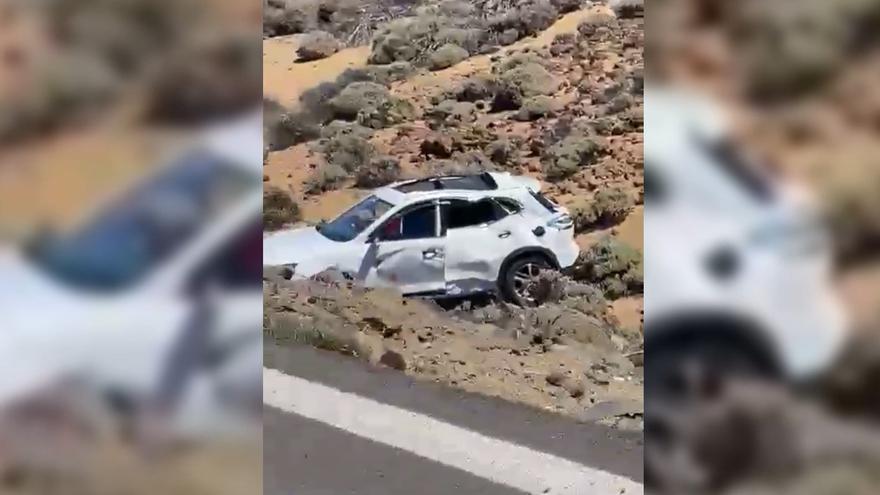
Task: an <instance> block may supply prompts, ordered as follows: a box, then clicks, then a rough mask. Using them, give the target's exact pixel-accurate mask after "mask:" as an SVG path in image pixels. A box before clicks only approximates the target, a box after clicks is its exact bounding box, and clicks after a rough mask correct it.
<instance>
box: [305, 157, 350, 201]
mask: <svg viewBox="0 0 880 495" xmlns="http://www.w3.org/2000/svg"><path fill="white" fill-rule="evenodd" d="M348 178H349V173H348V172H347V171H346V170H345V169H344V168H342V167H341V166H339V165H336V164H333V163H328V164H326V165H324V166H323V167H320V168H318V169H316V170H315V171H314V172H312V175H311V177H309V179H308V180H307V181H306V184H305V187H304V192H305V193H306V194H320V193H322V192H326V191H331V190H333V189H337V188H338V187H339V186H340V185H342V183H343V182H345V180H346V179H348Z"/></svg>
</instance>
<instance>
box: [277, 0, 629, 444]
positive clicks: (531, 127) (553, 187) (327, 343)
mask: <svg viewBox="0 0 880 495" xmlns="http://www.w3.org/2000/svg"><path fill="white" fill-rule="evenodd" d="M603 16H604V17H612V18H613V13H612V12H611V11H610V10H609V9H608V8H607V7H604V6H602V5H599V6H595V7H591V8H584V9H581V10H578V11H575V12H572V13H569V14H567V15H564V16H562V17H561V18H560V19H559V20H558V21H557V22H556V23H555V24H553V25H552V26H551V27H550V28H549V29H547V30H546V31H544V32H542V33H540V34H539V35H538V36H535V37H531V38H524V39H522V40H520V41H518V42H516V43H514V44H512V45H510V46H507V47H504V48H502V49H501V50H500V51H498V52H496V53H492V54H488V55H477V56H472V57H470V58H468V59H466V60H464V61H462V62H460V63H458V64H456V65H453V66H452V67H449V68H447V69H443V70H437V71H430V72H429V71H426V70H420V71H417V72H416V73H415V74H414V75H412V76H410V77H409V78H407V79H405V80H402V81H399V82H395V83H392V84H391V85H390V92H391V94H392V95H394V96H396V97H400V98H404V99H406V100H408V101H410V102H412V103H413V104H414V105H415V106H416V109H417V113H418V114H419V115H423V114H424V113H425V112H426V111H427V110H429V109H430V108H431V107H432V106H433V102H432V99H433V98H435V97H440V96H441V95H442V94H443V93H444V92H445V91H448V90H449V89H450V88H452V87H454V86H455V85H456V84H458V83H460V82H461V81H464V80H465V79H467V78H469V77H471V76H475V75H485V74H489V73H490V72H491V71H492V68H493V66H496V65H497V64H498V63H499V62H503V61H504V60H506V59H508V58H510V57H513V56H514V55H516V54H522V53H528V52H535V53H537V54H538V56H539V57H545V58H546V65H547V67H548V70H549V71H550V73H551V74H552V75H553V77H554V79H555V80H556V81H557V82H558V83H559V88H558V91H557V92H556V93H555V94H554V95H552V96H553V98H554V99H555V100H556V101H557V102H559V104H560V106H561V109H560V110H559V111H558V112H557V113H556V115H555V116H552V117H550V118H544V119H538V120H536V121H527V122H523V121H517V120H515V119H513V118H511V113H510V112H506V113H505V112H502V113H488V112H478V114H477V116H476V120H475V122H473V123H472V124H464V125H462V127H460V128H458V129H464V130H466V131H467V130H469V129H470V127H471V126H472V125H473V126H479V127H481V128H483V129H490V130H491V133H492V135H493V136H495V137H506V138H512V139H517V140H521V141H522V142H528V141H529V140H539V139H540V135H541V133H542V132H547V131H548V130H550V129H552V128H553V126H554V125H556V124H557V123H558V122H560V119H565V118H570V117H577V116H578V115H590V114H591V113H596V112H598V111H599V110H598V109H597V105H598V104H596V103H591V102H590V101H589V100H586V99H584V97H583V96H582V95H580V94H579V93H578V90H577V89H576V85H577V83H578V82H580V81H581V79H584V80H585V81H586V80H590V82H591V84H593V85H595V86H596V87H602V86H604V85H608V84H610V83H611V82H612V80H613V79H614V78H615V77H619V74H620V73H626V72H627V71H630V70H632V69H633V64H634V63H635V62H634V60H638V61H640V60H641V51H640V49H639V47H630V48H627V49H626V50H625V51H624V49H622V48H621V45H620V44H619V43H621V42H622V37H623V36H624V35H625V34H624V32H621V33H620V34H619V36H620V37H621V38H618V39H616V43H617V44H613V43H612V44H611V45H609V46H605V45H602V44H596V45H595V47H596V55H595V59H592V60H590V61H582V62H578V60H575V59H573V56H572V55H571V54H570V53H562V54H556V55H553V56H551V55H549V53H548V52H547V49H548V46H549V45H551V43H552V42H553V40H554V39H555V38H556V36H557V35H560V34H563V33H569V34H576V33H577V29H578V26H579V25H580V24H582V23H583V22H585V21H590V20H596V19H597V18H602V17H603ZM626 22H627V24H626V25H627V28H626V29H628V30H629V31H626V33H630V32H632V31H635V30H638V29H639V27H638V25H635V24H632V22H633V21H626ZM612 36H613V35H612ZM299 39H301V36H300V35H295V36H289V37H280V38H270V39H267V40H264V43H263V53H264V59H265V65H264V67H265V69H264V70H265V77H264V86H265V91H266V94H267V95H270V96H271V97H273V98H274V99H276V100H277V101H279V102H281V103H283V104H286V105H287V106H288V108H295V106H296V101H297V99H298V98H299V96H300V95H301V94H302V92H303V91H305V90H307V89H309V88H310V87H311V86H313V85H315V84H318V83H320V82H330V81H333V80H335V79H336V77H337V76H339V75H340V74H341V73H342V72H343V71H344V70H345V69H348V68H354V67H363V66H365V64H366V57H367V55H368V54H369V53H370V50H369V47H354V48H346V49H343V50H341V51H339V52H337V53H336V54H335V55H332V56H330V57H328V58H325V59H322V60H318V61H315V62H308V63H297V62H295V58H296V57H295V53H294V52H295V48H296V46H297V42H298V40H299ZM584 84H586V83H584ZM636 105H638V107H636V108H637V111H639V112H640V105H641V103H640V101H638V102H637V103H636ZM452 129H456V128H455V127H452ZM432 133H433V131H432V129H431V125H430V123H429V122H428V121H427V119H420V118H416V120H414V121H410V122H407V123H405V124H401V125H397V126H392V127H389V128H385V129H379V130H376V131H375V132H374V133H373V136H372V138H371V139H370V142H371V143H372V144H373V146H375V147H376V149H377V150H378V152H379V153H380V154H387V155H390V156H393V157H394V158H397V159H399V161H400V167H401V169H402V170H403V171H404V174H410V175H418V174H419V173H423V170H424V167H425V163H426V162H425V157H423V156H422V153H421V150H420V145H421V143H422V141H423V140H424V139H426V138H427V137H429V136H431V135H432ZM608 141H609V146H608V148H609V151H608V153H607V154H606V155H605V156H603V158H602V159H601V161H600V163H598V164H597V165H596V166H595V167H594V168H593V169H592V170H584V171H583V172H581V173H578V174H576V175H575V176H574V177H572V178H571V179H569V180H565V181H562V182H555V181H546V180H544V179H545V177H544V175H543V173H542V164H541V159H540V157H538V156H532V157H528V158H525V159H524V160H523V162H522V163H521V164H520V165H519V166H518V167H517V168H515V169H512V170H511V172H512V173H520V174H525V175H530V176H533V177H537V178H539V179H541V180H542V182H543V184H544V187H545V190H546V191H547V192H548V193H549V194H550V195H551V196H552V197H554V198H555V199H557V200H558V201H559V202H561V203H562V204H563V205H566V206H571V205H576V204H578V203H583V202H584V201H587V202H589V201H590V198H592V197H593V196H594V195H595V194H596V192H597V191H600V190H602V189H604V188H606V187H610V186H611V185H615V186H618V187H623V188H624V190H626V191H627V192H628V193H629V194H631V195H632V196H633V197H638V196H639V195H640V191H641V175H642V173H641V156H642V155H641V152H642V150H641V132H640V131H630V132H628V133H623V134H622V135H616V136H610V137H609V138H608ZM324 164H325V162H324V157H323V156H322V153H321V152H320V151H319V150H317V149H316V148H315V147H314V146H313V143H311V142H306V143H302V144H297V145H294V146H292V147H289V148H287V149H283V150H279V151H273V152H270V153H269V154H268V158H267V160H266V164H265V167H264V174H265V175H264V180H265V183H266V184H268V185H271V186H276V187H278V188H280V189H282V190H283V191H287V192H289V193H290V194H291V195H292V196H293V198H294V199H295V200H296V201H297V203H298V205H299V207H300V213H301V218H302V221H303V222H306V223H309V222H316V221H318V220H320V219H329V218H332V217H333V216H335V215H336V214H338V213H340V212H341V211H342V210H343V209H345V208H347V207H348V206H349V205H350V204H351V203H352V202H353V201H354V200H356V199H357V198H359V197H361V196H362V195H364V194H366V191H364V190H359V189H357V188H354V187H353V186H352V183H351V182H350V181H349V182H347V183H345V184H343V187H341V188H339V189H336V190H331V191H327V192H323V193H317V194H304V193H303V190H304V186H305V184H306V182H307V181H308V180H309V178H310V177H311V176H312V174H313V173H314V172H315V171H316V170H319V169H320V168H321V167H323V166H324ZM642 217H643V208H642V206H641V205H636V206H635V207H634V208H632V210H631V212H630V213H629V215H628V216H627V217H626V218H625V220H624V221H622V222H621V223H619V224H617V225H615V226H610V227H602V228H593V229H588V230H587V231H585V232H583V233H582V234H580V235H579V236H578V242H579V244H580V245H581V246H582V248H584V249H587V248H589V247H590V246H592V245H593V244H594V243H595V242H596V241H597V240H599V239H600V238H601V237H602V236H604V235H612V236H614V237H616V238H617V239H619V240H621V241H623V242H624V243H626V244H628V245H631V246H633V247H635V248H637V249H642V247H643V246H642V245H643V235H642V226H643V220H642ZM318 278H319V279H320V280H312V281H299V282H290V281H283V280H278V279H273V280H269V281H267V282H265V284H264V299H265V301H266V309H265V315H266V316H265V317H266V321H265V323H264V332H266V337H267V338H273V339H274V340H275V341H276V342H280V343H282V344H289V345H297V344H299V345H301V344H304V343H305V344H311V345H316V346H318V347H322V348H327V349H330V350H336V351H341V352H344V353H347V354H352V355H354V356H357V357H360V358H362V359H366V360H369V361H371V362H373V363H375V364H376V365H379V366H392V367H397V368H399V369H401V370H402V371H404V372H405V373H407V374H410V375H412V376H414V377H417V378H419V379H424V380H431V381H436V382H439V383H444V384H446V385H449V386H453V387H458V388H462V389H465V390H469V391H474V392H478V393H484V394H488V395H492V396H497V397H501V398H504V399H507V400H511V401H516V402H521V403H525V404H528V405H531V406H534V407H537V408H541V409H545V410H548V411H553V412H557V413H560V414H565V415H569V416H573V417H577V418H579V419H582V420H585V421H602V422H604V423H607V424H610V425H614V426H617V427H620V428H626V429H639V428H641V426H642V421H641V416H642V369H641V364H640V362H641V361H640V357H641V356H640V349H641V341H642V334H641V332H642V324H643V315H642V308H643V303H642V298H641V295H639V294H636V295H633V296H628V297H623V298H620V299H617V300H614V301H610V302H609V304H608V306H607V307H603V308H601V309H593V308H591V309H584V307H583V306H584V305H586V304H587V303H586V300H585V299H584V298H583V296H578V295H574V296H571V297H564V298H563V299H562V300H560V301H557V302H553V303H547V304H545V305H544V306H542V307H540V308H537V309H528V310H525V309H522V308H515V307H510V306H507V305H503V304H498V303H494V302H491V301H489V302H488V304H486V302H480V303H479V304H475V305H471V303H468V302H466V303H465V305H464V306H463V307H462V306H460V307H457V308H455V309H451V310H450V309H447V310H444V309H441V308H440V307H439V306H437V305H436V304H434V303H431V302H428V301H420V300H402V299H400V296H399V295H398V294H395V293H393V292H390V291H384V290H381V291H368V290H365V289H363V288H358V287H354V286H352V285H351V284H350V283H349V282H346V281H343V280H340V279H337V278H336V277H335V276H334V275H332V274H331V275H328V276H327V278H321V277H318ZM551 322H552V323H551Z"/></svg>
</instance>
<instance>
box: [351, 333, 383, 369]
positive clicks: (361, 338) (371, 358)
mask: <svg viewBox="0 0 880 495" xmlns="http://www.w3.org/2000/svg"><path fill="white" fill-rule="evenodd" d="M353 347H354V349H352V350H353V351H354V353H355V354H356V355H357V356H358V357H359V358H361V359H364V360H366V361H367V362H369V363H372V364H376V363H378V362H379V360H380V359H381V358H382V356H384V354H385V352H384V345H383V344H382V340H381V339H379V338H378V337H376V336H374V335H367V334H365V333H363V332H358V333H356V334H355V336H354V339H353Z"/></svg>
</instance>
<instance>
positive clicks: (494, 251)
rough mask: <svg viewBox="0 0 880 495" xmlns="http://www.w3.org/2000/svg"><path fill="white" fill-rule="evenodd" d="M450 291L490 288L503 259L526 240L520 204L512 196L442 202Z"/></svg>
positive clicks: (493, 283)
mask: <svg viewBox="0 0 880 495" xmlns="http://www.w3.org/2000/svg"><path fill="white" fill-rule="evenodd" d="M442 210H443V228H444V230H445V232H446V244H447V249H446V281H447V291H448V292H449V293H450V294H466V293H470V292H475V291H486V290H493V289H494V288H495V283H496V280H497V278H498V272H499V270H500V269H501V264H502V263H503V262H504V259H505V258H506V257H507V256H508V255H509V254H510V253H512V252H513V251H515V250H516V249H517V248H519V247H522V246H524V245H525V244H526V241H527V239H526V240H524V239H523V237H524V236H527V235H528V233H527V232H525V233H524V232H523V229H524V227H523V225H524V222H523V218H522V216H521V215H520V214H519V212H520V211H521V210H522V207H521V205H519V204H518V203H517V202H516V201H514V200H512V199H507V198H504V199H503V200H502V201H496V200H495V199H491V198H483V199H479V200H476V201H472V200H466V199H450V200H447V201H444V202H443V205H442Z"/></svg>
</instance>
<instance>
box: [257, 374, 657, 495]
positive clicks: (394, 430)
mask: <svg viewBox="0 0 880 495" xmlns="http://www.w3.org/2000/svg"><path fill="white" fill-rule="evenodd" d="M263 403H264V404H266V405H269V406H272V407H274V408H276V409H280V410H282V411H286V412H290V413H294V414H297V415H300V416H303V417H305V418H309V419H312V420H315V421H320V422H322V423H325V424H328V425H331V426H333V427H336V428H339V429H342V430H345V431H347V432H349V433H352V434H354V435H357V436H359V437H363V438H367V439H369V440H372V441H375V442H379V443H382V444H385V445H390V446H392V447H397V448H399V449H402V450H405V451H407V452H410V453H412V454H415V455H418V456H421V457H424V458H427V459H430V460H432V461H435V462H438V463H440V464H444V465H446V466H450V467H453V468H457V469H460V470H462V471H466V472H468V473H470V474H473V475H476V476H479V477H481V478H483V479H487V480H490V481H492V482H495V483H498V484H502V485H506V486H509V487H511V488H515V489H518V490H521V491H524V492H527V493H530V494H544V493H547V494H550V495H606V494H608V495H620V494H626V495H632V494H641V493H644V488H643V486H642V485H641V484H640V483H637V482H635V481H633V480H631V479H628V478H626V477H623V476H619V475H616V474H613V473H609V472H606V471H602V470H599V469H595V468H592V467H588V466H584V465H581V464H578V463H575V462H572V461H570V460H568V459H563V458H561V457H557V456H554V455H551V454H547V453H544V452H538V451H534V450H531V449H529V448H526V447H523V446H521V445H517V444H514V443H510V442H506V441H503V440H499V439H496V438H491V437H488V436H485V435H482V434H480V433H477V432H474V431H471V430H468V429H465V428H461V427H459V426H455V425H452V424H449V423H444V422H442V421H439V420H437V419H434V418H431V417H430V416H425V415H423V414H418V413H414V412H412V411H408V410H406V409H401V408H399V407H395V406H389V405H387V404H382V403H380V402H376V401H374V400H371V399H368V398H365V397H361V396H359V395H355V394H351V393H347V392H342V391H340V390H336V389H334V388H331V387H327V386H325V385H321V384H317V383H313V382H310V381H308V380H304V379H302V378H298V377H295V376H290V375H285V374H284V373H281V372H280V371H277V370H273V369H268V368H263ZM291 441H296V439H294V438H292V439H291Z"/></svg>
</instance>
